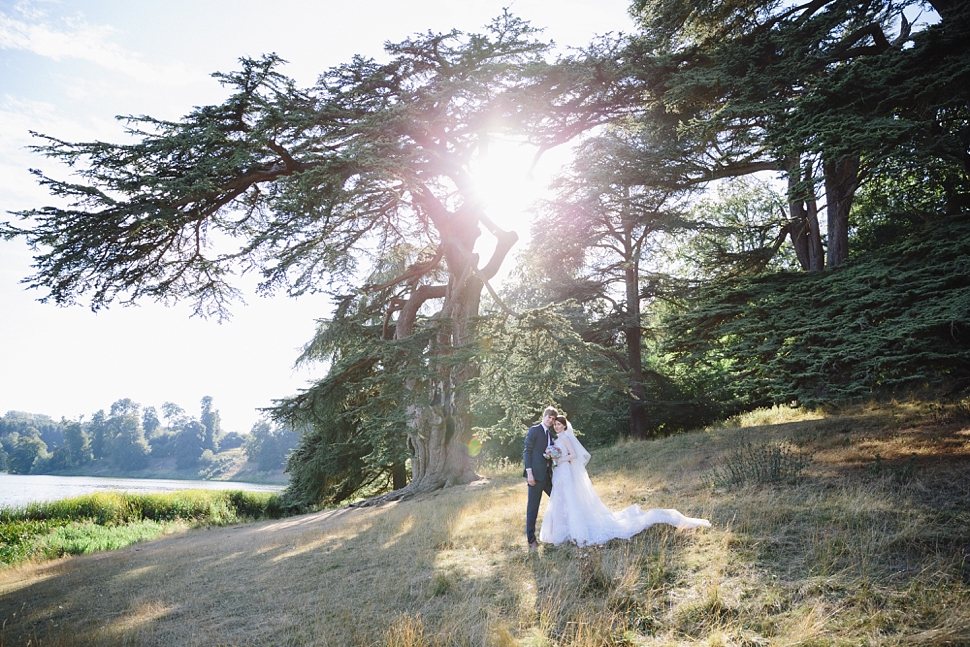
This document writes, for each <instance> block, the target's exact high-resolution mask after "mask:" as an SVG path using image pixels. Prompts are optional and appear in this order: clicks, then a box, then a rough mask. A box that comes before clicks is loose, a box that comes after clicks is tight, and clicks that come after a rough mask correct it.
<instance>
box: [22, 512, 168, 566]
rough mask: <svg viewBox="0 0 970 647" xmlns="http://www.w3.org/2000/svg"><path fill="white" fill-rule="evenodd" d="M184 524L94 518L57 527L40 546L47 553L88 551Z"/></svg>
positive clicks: (124, 543) (125, 543) (150, 536)
mask: <svg viewBox="0 0 970 647" xmlns="http://www.w3.org/2000/svg"><path fill="white" fill-rule="evenodd" d="M180 525H181V524H179V523H177V522H173V521H169V522H158V521H150V520H149V521H137V522H134V523H130V524H125V525H122V526H102V525H99V524H97V523H93V522H85V523H71V524H68V525H66V526H61V527H59V528H54V529H53V530H52V531H51V532H50V534H48V535H47V536H46V537H44V538H43V540H42V541H39V542H38V548H39V550H40V551H41V552H42V553H43V554H44V555H46V556H48V557H54V558H56V557H63V556H64V555H88V554H90V553H96V552H98V551H102V550H117V549H118V548H124V547H125V546H130V545H131V544H137V543H138V542H140V541H148V540H150V539H156V538H158V537H160V536H162V535H164V534H165V533H166V532H170V531H171V530H173V529H175V528H177V527H178V526H180Z"/></svg>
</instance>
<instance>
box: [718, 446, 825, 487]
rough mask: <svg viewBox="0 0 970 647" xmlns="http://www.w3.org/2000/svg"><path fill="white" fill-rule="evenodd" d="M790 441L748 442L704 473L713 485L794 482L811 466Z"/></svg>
mask: <svg viewBox="0 0 970 647" xmlns="http://www.w3.org/2000/svg"><path fill="white" fill-rule="evenodd" d="M811 463H812V457H811V456H805V455H802V454H799V453H798V452H796V451H795V450H794V448H793V447H792V446H791V445H789V444H787V443H775V442H761V443H758V444H754V443H750V442H746V443H743V444H742V445H740V446H739V447H737V448H735V449H734V450H732V451H731V452H730V453H729V454H728V455H727V457H726V458H724V459H723V460H722V461H721V462H720V463H719V464H717V465H715V466H714V467H713V468H712V469H711V471H710V472H708V473H707V475H706V476H705V479H706V481H707V482H708V484H709V485H710V486H711V487H712V488H720V487H743V486H745V485H767V484H770V483H785V482H791V481H794V480H795V479H797V478H798V476H799V475H800V474H801V472H802V470H804V469H805V468H806V467H808V466H809V465H811Z"/></svg>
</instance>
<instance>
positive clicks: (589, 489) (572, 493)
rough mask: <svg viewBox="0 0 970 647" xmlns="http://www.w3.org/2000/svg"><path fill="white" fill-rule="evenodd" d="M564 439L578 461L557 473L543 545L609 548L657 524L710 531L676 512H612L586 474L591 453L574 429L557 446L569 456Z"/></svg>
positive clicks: (541, 536)
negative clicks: (572, 543) (567, 543)
mask: <svg viewBox="0 0 970 647" xmlns="http://www.w3.org/2000/svg"><path fill="white" fill-rule="evenodd" d="M564 438H565V439H566V440H567V441H568V442H569V443H570V444H571V445H572V449H573V452H574V453H575V454H577V457H576V458H575V459H574V460H571V461H568V462H561V463H560V464H559V465H557V466H556V467H555V468H554V469H553V472H552V495H551V496H550V497H549V505H548V507H547V508H546V514H545V516H544V517H543V518H542V527H541V528H540V530H539V540H540V541H542V542H545V543H547V544H561V543H564V542H567V541H572V542H576V543H577V544H579V545H580V546H584V545H587V544H605V543H606V542H608V541H609V540H611V539H629V538H630V537H632V536H634V535H636V534H637V533H639V532H641V531H643V530H644V529H646V528H648V527H650V526H652V525H654V524H657V523H667V524H670V525H672V526H675V527H676V528H678V529H680V530H685V529H688V528H697V527H700V526H705V527H710V525H711V522H710V521H708V520H706V519H694V518H692V517H685V516H684V515H682V514H681V513H680V512H678V511H676V510H662V509H654V510H641V509H640V506H638V505H636V504H634V505H631V506H630V507H629V508H625V509H623V510H620V511H619V512H612V511H610V509H609V508H607V507H606V505H605V504H604V503H603V502H602V501H600V498H599V496H598V495H597V494H596V490H594V489H593V483H592V481H590V480H589V474H587V473H586V463H588V462H589V457H590V455H589V452H587V451H586V449H585V448H584V447H583V446H582V444H581V443H580V442H579V439H577V438H576V435H575V434H574V433H573V430H572V426H571V425H570V427H569V428H568V429H567V430H566V431H564V432H563V433H561V434H560V435H559V438H557V439H556V442H555V443H554V444H555V445H556V446H557V447H559V449H560V451H562V453H563V456H566V455H567V453H568V448H567V447H566V442H565V441H564V440H563V439H564Z"/></svg>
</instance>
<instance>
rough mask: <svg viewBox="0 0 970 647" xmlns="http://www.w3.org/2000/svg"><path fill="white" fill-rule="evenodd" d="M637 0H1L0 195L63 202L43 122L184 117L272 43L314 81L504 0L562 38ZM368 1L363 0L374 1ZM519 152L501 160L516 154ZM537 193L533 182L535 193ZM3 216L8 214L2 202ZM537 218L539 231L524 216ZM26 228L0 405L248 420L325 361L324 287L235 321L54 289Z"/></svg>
mask: <svg viewBox="0 0 970 647" xmlns="http://www.w3.org/2000/svg"><path fill="white" fill-rule="evenodd" d="M628 5H629V2H628V0H516V1H515V2H509V0H495V1H492V0H460V1H458V0H440V1H439V0H433V1H428V0H425V1H421V0H397V1H386V0H368V2H365V3H348V2H345V1H343V0H340V1H332V0H322V1H316V2H312V1H309V0H303V1H300V0H276V1H275V2H272V3H266V2H254V1H250V0H233V1H231V2H229V1H225V0H166V1H165V2H155V1H146V0H139V1H135V2H133V1H132V0H123V1H122V0H63V1H58V0H32V1H20V2H10V1H8V0H0V210H2V211H3V212H7V211H15V210H19V209H26V208H31V207H37V206H41V205H45V204H51V203H52V198H50V197H49V196H48V195H47V194H46V193H45V192H44V191H43V190H42V189H41V188H40V187H38V186H37V185H36V183H35V182H34V180H33V179H32V177H31V176H30V174H29V173H28V169H29V168H41V169H43V170H44V171H46V172H48V173H52V174H57V173H63V170H62V169H58V168H57V166H56V165H54V164H52V163H51V162H49V161H47V160H44V159H42V158H40V157H38V156H36V155H33V154H32V153H30V152H29V151H28V150H27V149H26V148H25V147H26V146H28V145H29V144H30V143H31V141H30V140H31V138H30V136H29V134H28V131H29V130H34V131H39V132H43V133H46V134H49V135H52V136H56V137H58V138H61V139H66V140H75V141H79V140H92V139H101V140H108V141H119V140H121V139H122V138H123V133H122V125H121V124H120V123H119V122H117V121H116V120H115V119H114V117H115V116H116V115H124V114H150V115H152V116H155V117H160V118H166V119H177V118H179V117H180V116H182V115H184V114H185V113H187V112H188V111H189V110H190V109H191V107H192V106H195V105H201V104H206V103H218V102H220V101H221V100H222V98H223V97H224V94H223V92H222V90H221V88H220V87H219V85H218V83H216V82H215V80H214V79H212V78H211V76H210V75H211V73H212V72H214V71H230V70H233V69H235V68H236V61H237V60H238V58H239V57H240V56H258V55H260V54H263V53H268V52H276V53H277V54H279V55H280V56H282V57H283V58H284V59H286V60H287V61H289V65H288V66H287V67H286V72H287V73H288V74H289V75H290V76H292V77H294V78H295V79H296V80H297V81H298V82H299V83H300V84H301V85H309V84H311V83H313V82H314V81H315V80H316V77H317V75H318V74H319V73H320V72H322V71H323V70H325V69H326V68H328V67H330V66H332V65H336V64H339V63H341V62H344V61H346V60H348V59H349V58H350V57H351V56H353V55H354V54H363V55H366V56H375V57H380V56H381V55H382V51H381V47H382V45H383V43H385V42H387V41H392V42H396V41H400V40H403V39H404V38H406V37H407V36H409V35H411V34H413V33H415V32H425V31H428V30H431V31H447V30H450V29H452V28H457V29H461V30H476V29H478V28H480V27H481V26H482V25H484V24H485V23H487V22H488V21H489V20H490V19H491V18H493V17H495V16H497V15H498V14H499V13H501V11H502V9H503V7H505V6H508V7H509V8H510V10H511V11H512V12H513V13H515V14H517V15H519V16H520V17H522V18H525V19H527V20H530V21H532V23H533V24H534V25H535V26H537V27H544V28H546V36H547V37H548V38H550V39H552V40H555V41H556V43H557V44H559V45H564V46H569V45H572V46H581V45H584V44H585V43H587V42H588V41H589V40H590V38H591V37H592V36H593V35H595V34H602V33H606V32H611V31H612V32H615V31H629V30H631V29H632V23H631V21H630V19H629V17H628V16H627V13H626V10H627V7H628ZM360 8H364V9H365V10H364V11H360V10H359V9H360ZM511 165H512V164H511V163H508V162H507V163H505V166H506V167H508V166H511ZM523 195H524V194H523ZM0 217H2V218H3V219H7V218H8V216H6V215H2V216H0ZM520 233H523V234H524V233H526V232H520ZM29 273H30V251H29V250H28V249H27V247H26V245H24V244H23V243H22V242H21V241H12V242H3V241H0V340H2V343H0V415H2V414H3V413H5V412H6V411H8V410H18V411H28V412H31V413H43V414H47V415H51V416H54V417H55V418H60V417H61V416H64V417H67V418H71V419H76V418H78V417H79V416H82V415H83V416H86V417H90V415H91V414H92V413H94V412H95V411H97V410H98V409H107V408H108V407H110V405H111V403H112V402H114V401H115V400H118V399H121V398H132V399H133V400H135V401H136V402H139V403H141V404H142V405H143V406H155V407H159V406H160V405H161V404H162V403H163V402H175V403H176V404H179V405H180V406H182V407H184V408H185V409H186V410H188V411H189V412H190V413H193V414H196V413H197V412H198V411H197V410H198V404H199V400H200V399H201V398H202V397H203V396H206V395H210V396H212V397H213V398H214V400H215V402H214V404H215V406H216V408H218V409H219V410H220V412H221V414H222V418H223V427H224V428H225V429H227V430H236V431H248V430H249V428H250V427H251V426H252V424H253V423H254V422H255V421H256V420H257V418H258V413H257V412H256V408H257V407H261V406H267V405H269V404H270V403H271V400H272V399H273V398H279V397H284V396H286V395H290V394H293V393H295V392H296V391H298V390H299V389H300V388H301V387H303V386H305V384H306V383H307V380H310V379H312V378H313V377H315V376H319V375H321V374H322V372H323V370H324V368H323V367H317V368H316V369H310V370H304V369H301V370H300V371H295V370H294V369H293V361H294V360H295V358H296V356H297V354H298V352H299V349H300V347H301V346H302V345H303V344H304V343H306V342H307V341H308V340H309V339H310V337H311V336H312V334H313V330H314V325H315V324H314V321H315V320H316V319H318V318H321V317H326V316H328V315H329V312H330V305H329V303H327V301H326V299H324V298H322V297H309V298H301V299H298V300H293V299H287V298H284V297H278V298H272V299H265V298H260V297H256V296H255V295H250V296H247V298H246V301H247V305H242V304H239V305H237V306H236V307H235V308H234V311H233V313H234V316H233V319H232V321H230V322H228V323H222V324H219V323H217V322H215V321H208V320H202V319H199V318H193V317H190V310H189V307H188V305H187V304H186V305H176V306H174V307H169V308H166V307H163V306H161V305H158V304H153V303H150V302H145V303H143V304H142V305H141V306H139V307H132V308H124V307H120V306H119V307H113V308H110V309H108V310H104V311H101V312H98V313H92V312H91V311H90V310H88V309H86V308H85V307H84V306H72V307H68V308H61V307H57V306H54V305H50V304H41V303H38V302H37V301H36V299H37V298H38V297H40V296H42V295H40V294H37V293H33V292H27V291H25V290H24V288H23V285H21V284H20V283H19V282H20V280H21V279H23V278H24V277H25V276H27V275H28V274H29Z"/></svg>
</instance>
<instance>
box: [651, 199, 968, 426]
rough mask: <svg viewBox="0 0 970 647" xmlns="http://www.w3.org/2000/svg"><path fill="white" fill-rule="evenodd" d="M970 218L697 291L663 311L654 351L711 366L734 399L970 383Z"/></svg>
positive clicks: (743, 402) (845, 395)
mask: <svg viewBox="0 0 970 647" xmlns="http://www.w3.org/2000/svg"><path fill="white" fill-rule="evenodd" d="M968 268H970V218H968V217H967V216H961V217H954V218H950V219H947V220H944V221H940V222H935V223H931V224H928V225H927V226H926V227H925V228H924V229H922V230H921V231H919V232H917V233H915V234H914V235H912V236H911V237H909V238H906V239H903V240H900V241H898V242H896V243H895V244H892V245H886V246H884V247H883V248H881V249H880V250H879V251H878V252H873V254H871V255H870V256H868V257H866V258H859V259H855V260H853V261H852V262H850V263H849V264H848V265H847V266H846V267H845V268H844V269H842V270H841V271H839V272H833V273H824V274H823V273H807V274H802V273H799V274H792V273H787V272H782V273H775V274H769V275H763V276H757V277H751V278H744V279H737V280H732V281H726V282H721V283H716V284H712V285H709V286H706V287H704V288H702V289H700V290H699V291H698V292H697V294H696V295H695V296H694V297H693V299H692V300H691V301H690V306H689V307H688V308H687V309H685V310H684V311H682V312H675V313H671V314H670V315H669V316H668V318H667V319H666V325H667V327H668V328H667V337H666V341H665V344H664V348H663V350H664V352H667V353H669V354H670V357H671V359H672V361H673V362H674V363H676V364H681V365H683V366H684V367H685V369H684V370H687V371H690V370H693V368H694V367H698V368H702V367H709V366H721V367H722V370H723V371H724V373H725V374H726V375H727V376H728V380H727V381H724V382H722V383H721V386H720V390H719V392H718V393H716V394H715V397H717V398H718V399H720V400H721V401H722V402H726V403H731V402H734V403H737V404H738V406H746V407H752V406H759V405H764V404H771V403H787V402H790V401H793V400H795V401H798V402H800V403H801V404H803V405H812V404H814V403H821V402H831V401H839V400H848V399H852V398H858V397H862V396H868V395H870V394H872V393H875V392H880V391H892V390H894V389H901V388H910V387H916V386H919V385H923V384H946V383H949V384H957V385H958V384H961V383H963V382H964V381H965V380H968V379H970V368H968V367H970V335H968V331H970V271H968Z"/></svg>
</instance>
